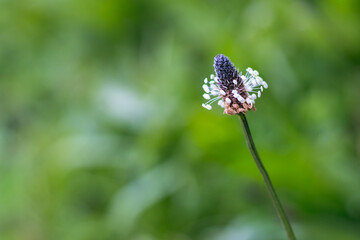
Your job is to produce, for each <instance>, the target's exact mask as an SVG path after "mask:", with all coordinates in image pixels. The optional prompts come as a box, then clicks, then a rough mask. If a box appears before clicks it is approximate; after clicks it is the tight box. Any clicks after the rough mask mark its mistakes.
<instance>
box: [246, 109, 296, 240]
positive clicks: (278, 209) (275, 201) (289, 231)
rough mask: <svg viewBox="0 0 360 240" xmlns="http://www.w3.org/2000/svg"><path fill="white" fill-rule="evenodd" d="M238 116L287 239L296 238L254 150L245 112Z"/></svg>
mask: <svg viewBox="0 0 360 240" xmlns="http://www.w3.org/2000/svg"><path fill="white" fill-rule="evenodd" d="M239 115H240V118H241V122H242V126H243V129H244V132H245V138H246V142H247V145H248V147H249V149H250V152H251V155H252V157H253V158H254V161H255V163H256V165H257V167H258V168H259V170H260V173H261V175H262V177H263V179H264V182H265V185H266V189H267V190H268V192H269V195H270V198H271V200H272V202H273V204H274V207H275V210H276V212H277V214H278V216H279V218H280V220H281V222H282V224H283V226H284V228H285V231H286V234H287V236H288V239H290V240H296V238H295V235H294V232H293V230H292V228H291V225H290V222H289V220H288V218H287V216H286V214H285V211H284V209H283V207H282V205H281V203H280V200H279V198H278V196H277V195H276V192H275V189H274V187H273V185H272V183H271V181H270V178H269V175H268V173H267V172H266V170H265V167H264V165H263V164H262V162H261V160H260V157H259V154H258V152H257V151H256V148H255V143H254V140H253V138H252V136H251V132H250V128H249V124H248V122H247V120H246V117H245V114H243V113H240V114H239Z"/></svg>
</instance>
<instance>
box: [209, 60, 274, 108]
mask: <svg viewBox="0 0 360 240" xmlns="http://www.w3.org/2000/svg"><path fill="white" fill-rule="evenodd" d="M214 69H215V73H216V76H215V75H214V74H211V75H210V81H209V80H208V79H207V78H205V80H204V84H203V86H202V87H203V89H204V91H205V94H204V95H203V97H204V98H205V99H206V100H208V101H207V102H206V103H203V104H202V106H203V107H204V108H206V109H208V110H211V108H212V107H211V104H213V103H214V102H216V101H218V105H219V106H220V107H222V108H224V114H229V115H235V114H239V113H246V112H247V111H249V110H251V109H253V110H254V111H255V110H256V109H255V99H257V98H260V97H261V92H262V91H263V90H264V88H268V85H267V83H266V82H265V81H264V80H263V79H262V78H261V77H260V76H259V72H258V71H256V70H253V69H252V68H250V67H249V68H247V69H246V74H245V75H242V73H241V72H240V73H239V70H237V69H236V68H235V66H234V65H233V64H232V63H231V61H230V59H229V58H228V57H226V56H224V55H222V54H218V55H216V56H215V58H214Z"/></svg>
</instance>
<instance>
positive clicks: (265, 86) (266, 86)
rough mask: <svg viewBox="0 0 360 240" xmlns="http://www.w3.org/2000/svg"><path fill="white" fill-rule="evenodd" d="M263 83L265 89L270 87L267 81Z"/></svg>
mask: <svg viewBox="0 0 360 240" xmlns="http://www.w3.org/2000/svg"><path fill="white" fill-rule="evenodd" d="M262 85H263V86H264V88H265V89H266V88H268V85H267V83H266V82H265V81H263V82H262Z"/></svg>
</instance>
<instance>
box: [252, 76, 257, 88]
mask: <svg viewBox="0 0 360 240" xmlns="http://www.w3.org/2000/svg"><path fill="white" fill-rule="evenodd" d="M251 84H252V85H253V86H256V85H257V82H256V80H255V78H251Z"/></svg>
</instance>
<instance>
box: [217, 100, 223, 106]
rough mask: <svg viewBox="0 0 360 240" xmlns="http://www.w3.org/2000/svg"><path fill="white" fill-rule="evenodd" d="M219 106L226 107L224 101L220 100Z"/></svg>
mask: <svg viewBox="0 0 360 240" xmlns="http://www.w3.org/2000/svg"><path fill="white" fill-rule="evenodd" d="M218 105H219V106H220V107H222V108H223V107H224V101H223V100H219V101H218Z"/></svg>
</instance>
